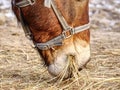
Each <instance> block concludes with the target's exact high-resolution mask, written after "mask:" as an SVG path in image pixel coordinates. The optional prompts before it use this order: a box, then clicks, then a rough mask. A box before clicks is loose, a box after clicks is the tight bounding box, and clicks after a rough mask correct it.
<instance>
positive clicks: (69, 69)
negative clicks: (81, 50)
mask: <svg viewBox="0 0 120 90" xmlns="http://www.w3.org/2000/svg"><path fill="white" fill-rule="evenodd" d="M67 61H68V62H67V64H66V67H65V68H64V69H63V71H62V72H61V73H60V74H59V75H58V76H56V77H58V79H57V81H58V84H60V83H61V82H62V81H63V79H67V78H75V79H77V78H78V77H79V76H80V74H79V69H78V65H76V63H75V56H73V55H68V56H67Z"/></svg>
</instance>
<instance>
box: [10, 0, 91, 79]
mask: <svg viewBox="0 0 120 90" xmlns="http://www.w3.org/2000/svg"><path fill="white" fill-rule="evenodd" d="M11 3H12V10H13V12H14V14H15V15H16V17H17V20H18V21H19V22H20V23H21V25H22V26H23V30H24V31H25V35H26V36H27V37H28V38H29V39H30V40H32V41H33V43H34V45H35V48H36V49H37V50H38V52H39V53H40V56H41V57H42V58H43V61H44V62H45V65H46V66H47V69H48V72H49V73H50V74H51V75H53V76H57V75H59V74H60V73H61V72H62V71H64V69H65V70H66V73H65V76H64V77H68V76H70V75H71V72H72V73H74V70H73V69H71V68H70V67H71V66H70V65H72V66H75V67H76V68H77V70H78V71H79V70H81V69H82V68H84V67H85V65H86V64H87V63H88V61H89V60H90V30H89V28H90V24H89V7H88V5H89V0H12V1H11ZM68 62H69V63H68ZM70 62H74V63H70ZM73 64H74V65H73ZM66 67H67V68H66Z"/></svg>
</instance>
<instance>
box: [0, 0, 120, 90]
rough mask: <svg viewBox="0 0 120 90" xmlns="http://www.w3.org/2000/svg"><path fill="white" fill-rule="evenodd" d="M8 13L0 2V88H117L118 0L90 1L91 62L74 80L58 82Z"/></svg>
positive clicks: (119, 79)
mask: <svg viewBox="0 0 120 90" xmlns="http://www.w3.org/2000/svg"><path fill="white" fill-rule="evenodd" d="M8 1H9V0H8ZM106 4H107V5H106ZM9 12H11V11H10V9H9V7H5V8H3V5H2V3H1V4H0V14H2V16H3V17H5V20H3V21H2V23H0V90H120V1H119V0H91V2H90V21H91V61H90V62H89V63H88V65H87V67H86V68H85V69H83V70H82V71H81V72H80V77H79V78H78V79H68V80H67V81H62V82H61V84H59V85H57V84H56V82H55V81H54V80H53V77H52V76H50V75H49V74H48V72H47V71H46V68H45V67H44V66H43V62H42V60H41V58H40V56H39V55H38V53H37V51H36V50H35V49H34V48H32V46H31V44H30V42H29V40H28V39H26V37H25V36H24V33H23V30H22V28H21V27H20V26H18V25H17V21H16V19H15V18H14V17H13V16H11V14H8V13H9ZM2 16H0V18H2V19H3V17H2ZM0 20H1V19H0Z"/></svg>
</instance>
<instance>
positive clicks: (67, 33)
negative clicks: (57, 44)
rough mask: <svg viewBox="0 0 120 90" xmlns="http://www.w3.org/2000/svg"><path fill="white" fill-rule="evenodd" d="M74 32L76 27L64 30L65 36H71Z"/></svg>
mask: <svg viewBox="0 0 120 90" xmlns="http://www.w3.org/2000/svg"><path fill="white" fill-rule="evenodd" d="M73 34H74V28H69V29H68V30H65V31H63V32H62V35H63V38H64V39H65V38H69V37H71V36H72V35H73Z"/></svg>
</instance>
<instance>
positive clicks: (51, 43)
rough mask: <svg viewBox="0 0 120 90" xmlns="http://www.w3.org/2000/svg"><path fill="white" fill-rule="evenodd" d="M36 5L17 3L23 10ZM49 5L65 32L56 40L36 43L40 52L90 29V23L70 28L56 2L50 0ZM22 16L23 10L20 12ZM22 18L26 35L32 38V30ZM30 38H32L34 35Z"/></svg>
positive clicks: (26, 0) (28, 0) (31, 2)
mask: <svg viewBox="0 0 120 90" xmlns="http://www.w3.org/2000/svg"><path fill="white" fill-rule="evenodd" d="M45 1H48V0H45ZM34 3H35V0H23V1H21V2H19V3H16V6H18V7H19V9H21V7H26V6H28V5H33V4H34ZM49 4H50V5H51V6H52V9H53V11H54V13H55V14H56V16H57V18H58V20H59V22H60V24H61V26H62V28H63V32H62V33H61V34H60V35H59V36H57V37H55V38H53V39H51V40H49V41H47V42H45V43H35V42H34V45H35V47H37V48H39V49H40V50H47V49H50V48H52V47H54V46H61V45H62V44H63V43H62V41H63V40H64V39H66V38H69V37H71V36H72V35H74V34H76V33H79V32H82V31H85V30H87V29H89V28H90V23H88V24H85V25H82V26H79V27H71V26H69V25H68V23H67V22H66V20H65V19H64V17H63V16H62V14H61V13H60V11H59V10H58V8H57V6H56V4H55V1H54V0H50V2H49ZM20 15H22V12H21V10H20ZM20 17H21V19H20V21H21V24H22V26H23V29H24V31H25V35H28V36H30V35H31V34H29V32H30V28H28V25H26V24H25V22H24V20H23V16H20ZM28 36H27V37H28ZM30 37H31V38H32V35H31V36H30ZM32 40H33V39H32Z"/></svg>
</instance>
